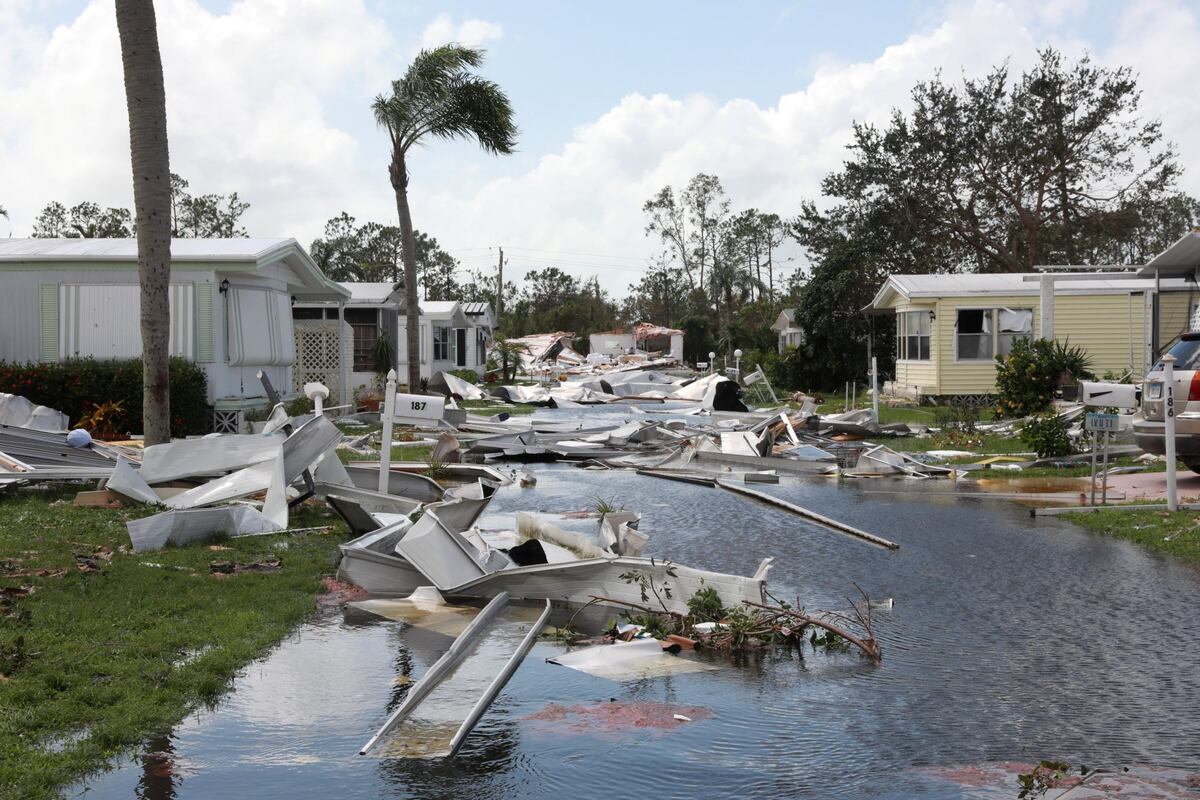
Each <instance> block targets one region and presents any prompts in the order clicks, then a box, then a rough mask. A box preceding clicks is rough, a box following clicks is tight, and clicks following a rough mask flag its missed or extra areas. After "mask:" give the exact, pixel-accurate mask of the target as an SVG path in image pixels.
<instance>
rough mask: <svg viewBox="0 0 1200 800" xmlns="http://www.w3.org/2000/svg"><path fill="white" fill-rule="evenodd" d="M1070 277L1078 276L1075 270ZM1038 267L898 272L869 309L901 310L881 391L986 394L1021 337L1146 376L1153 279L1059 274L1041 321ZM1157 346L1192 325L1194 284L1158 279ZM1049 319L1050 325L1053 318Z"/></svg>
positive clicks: (1152, 351) (1104, 367)
mask: <svg viewBox="0 0 1200 800" xmlns="http://www.w3.org/2000/svg"><path fill="white" fill-rule="evenodd" d="M1073 277H1074V276H1073ZM1040 278H1041V273H1007V274H994V275H993V274H989V275H976V274H957V273H955V274H938V275H892V276H891V277H889V278H888V279H887V281H886V282H885V283H884V284H883V286H882V287H880V289H879V291H878V292H877V293H876V295H875V299H874V300H873V301H872V303H871V305H870V307H869V308H868V309H867V311H868V312H872V313H894V314H895V315H896V372H895V379H894V380H893V381H890V382H888V383H887V384H885V385H884V387H883V388H884V391H885V392H889V391H890V392H891V393H894V394H898V395H901V396H909V397H963V398H971V399H973V400H983V399H984V398H986V397H987V396H989V395H992V394H995V392H996V357H997V356H998V355H999V356H1003V355H1005V354H1006V353H1008V352H1009V351H1010V350H1011V349H1012V345H1013V342H1014V341H1016V340H1017V339H1020V338H1032V337H1034V336H1041V335H1042V331H1043V329H1044V328H1047V329H1052V336H1053V338H1055V339H1057V340H1059V341H1063V340H1069V341H1070V343H1071V344H1072V345H1079V346H1081V347H1083V348H1084V349H1085V350H1086V351H1087V353H1088V355H1089V356H1091V359H1092V364H1093V369H1094V370H1095V372H1096V374H1097V375H1103V374H1104V373H1115V374H1120V375H1123V374H1125V373H1131V374H1132V375H1133V376H1134V377H1135V378H1136V377H1140V376H1141V375H1142V374H1143V373H1144V372H1145V371H1146V370H1147V369H1148V368H1149V366H1150V364H1151V363H1153V361H1152V360H1153V358H1154V356H1155V355H1156V353H1157V352H1158V350H1157V349H1156V348H1154V347H1152V346H1151V339H1152V334H1151V331H1152V330H1153V318H1154V309H1155V307H1156V304H1155V302H1154V296H1155V282H1154V281H1153V280H1147V279H1135V278H1131V277H1116V276H1114V277H1111V278H1088V279H1084V280H1067V279H1060V280H1058V281H1057V282H1056V285H1055V286H1054V287H1053V290H1052V291H1053V306H1052V308H1053V319H1052V320H1049V321H1047V320H1043V319H1042V311H1041V309H1042V303H1041V288H1040V285H1039V280H1040ZM1159 289H1160V294H1159V303H1158V304H1157V307H1158V309H1159V342H1158V347H1159V348H1161V347H1162V346H1163V345H1165V344H1166V343H1168V342H1170V341H1171V340H1172V339H1174V338H1175V337H1176V336H1178V335H1179V334H1180V333H1182V332H1184V331H1186V330H1188V329H1189V327H1190V324H1189V323H1190V321H1191V319H1192V317H1193V316H1194V315H1195V310H1196V302H1197V300H1198V299H1200V294H1197V292H1196V291H1195V284H1192V283H1187V282H1184V281H1179V280H1172V281H1162V282H1161V284H1160V286H1159ZM1047 323H1048V324H1047Z"/></svg>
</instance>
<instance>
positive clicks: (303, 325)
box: [292, 320, 350, 405]
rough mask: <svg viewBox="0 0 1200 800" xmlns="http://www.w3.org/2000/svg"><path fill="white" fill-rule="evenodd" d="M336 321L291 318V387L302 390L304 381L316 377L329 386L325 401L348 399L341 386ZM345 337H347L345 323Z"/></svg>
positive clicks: (330, 402) (335, 403)
mask: <svg viewBox="0 0 1200 800" xmlns="http://www.w3.org/2000/svg"><path fill="white" fill-rule="evenodd" d="M338 324H339V323H337V322H324V321H321V320H295V322H294V327H295V331H296V364H295V366H293V368H292V375H293V378H292V380H293V382H294V386H293V387H292V388H294V389H295V390H296V391H297V392H299V391H301V390H303V388H304V384H306V383H309V382H310V381H320V382H321V383H323V384H325V385H326V386H328V387H329V399H328V400H326V401H325V404H326V405H337V404H339V403H345V402H348V400H347V392H346V387H344V386H342V358H341V351H340V349H339V345H340V339H339V336H338ZM346 327H347V332H346V333H347V337H349V333H350V332H349V330H348V329H349V327H350V326H349V325H347V326H346Z"/></svg>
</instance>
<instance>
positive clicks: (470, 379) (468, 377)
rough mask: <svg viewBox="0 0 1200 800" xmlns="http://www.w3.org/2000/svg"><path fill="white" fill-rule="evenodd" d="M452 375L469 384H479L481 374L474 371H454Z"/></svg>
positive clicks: (451, 371) (451, 372)
mask: <svg viewBox="0 0 1200 800" xmlns="http://www.w3.org/2000/svg"><path fill="white" fill-rule="evenodd" d="M450 374H451V375H453V376H454V377H456V378H461V379H462V380H464V381H466V382H467V383H479V373H478V372H476V371H475V370H473V369H452V370H450Z"/></svg>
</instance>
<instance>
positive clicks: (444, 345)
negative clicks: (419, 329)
mask: <svg viewBox="0 0 1200 800" xmlns="http://www.w3.org/2000/svg"><path fill="white" fill-rule="evenodd" d="M430 327H431V328H433V360H434V361H449V360H450V339H451V338H452V337H453V336H454V333H453V331H454V328H451V327H447V326H444V325H431V326H430ZM439 332H440V333H441V335H440V337H439ZM439 339H440V341H439Z"/></svg>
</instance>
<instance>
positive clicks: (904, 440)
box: [878, 433, 1036, 459]
mask: <svg viewBox="0 0 1200 800" xmlns="http://www.w3.org/2000/svg"><path fill="white" fill-rule="evenodd" d="M878 441H879V442H881V443H883V444H886V445H887V446H888V447H890V448H892V449H893V450H902V451H905V452H909V453H916V452H922V453H923V452H925V451H926V450H968V451H970V452H972V453H978V454H979V457H980V458H983V457H985V456H988V455H1011V454H1015V453H1029V452H1030V450H1029V445H1027V444H1025V443H1024V442H1022V441H1021V440H1020V439H1019V438H1018V437H1016V436H1003V435H1001V434H998V433H972V434H953V435H943V434H938V435H935V436H902V437H897V438H893V439H888V438H880V439H879V440H878ZM1030 458H1031V459H1033V458H1036V456H1030Z"/></svg>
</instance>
